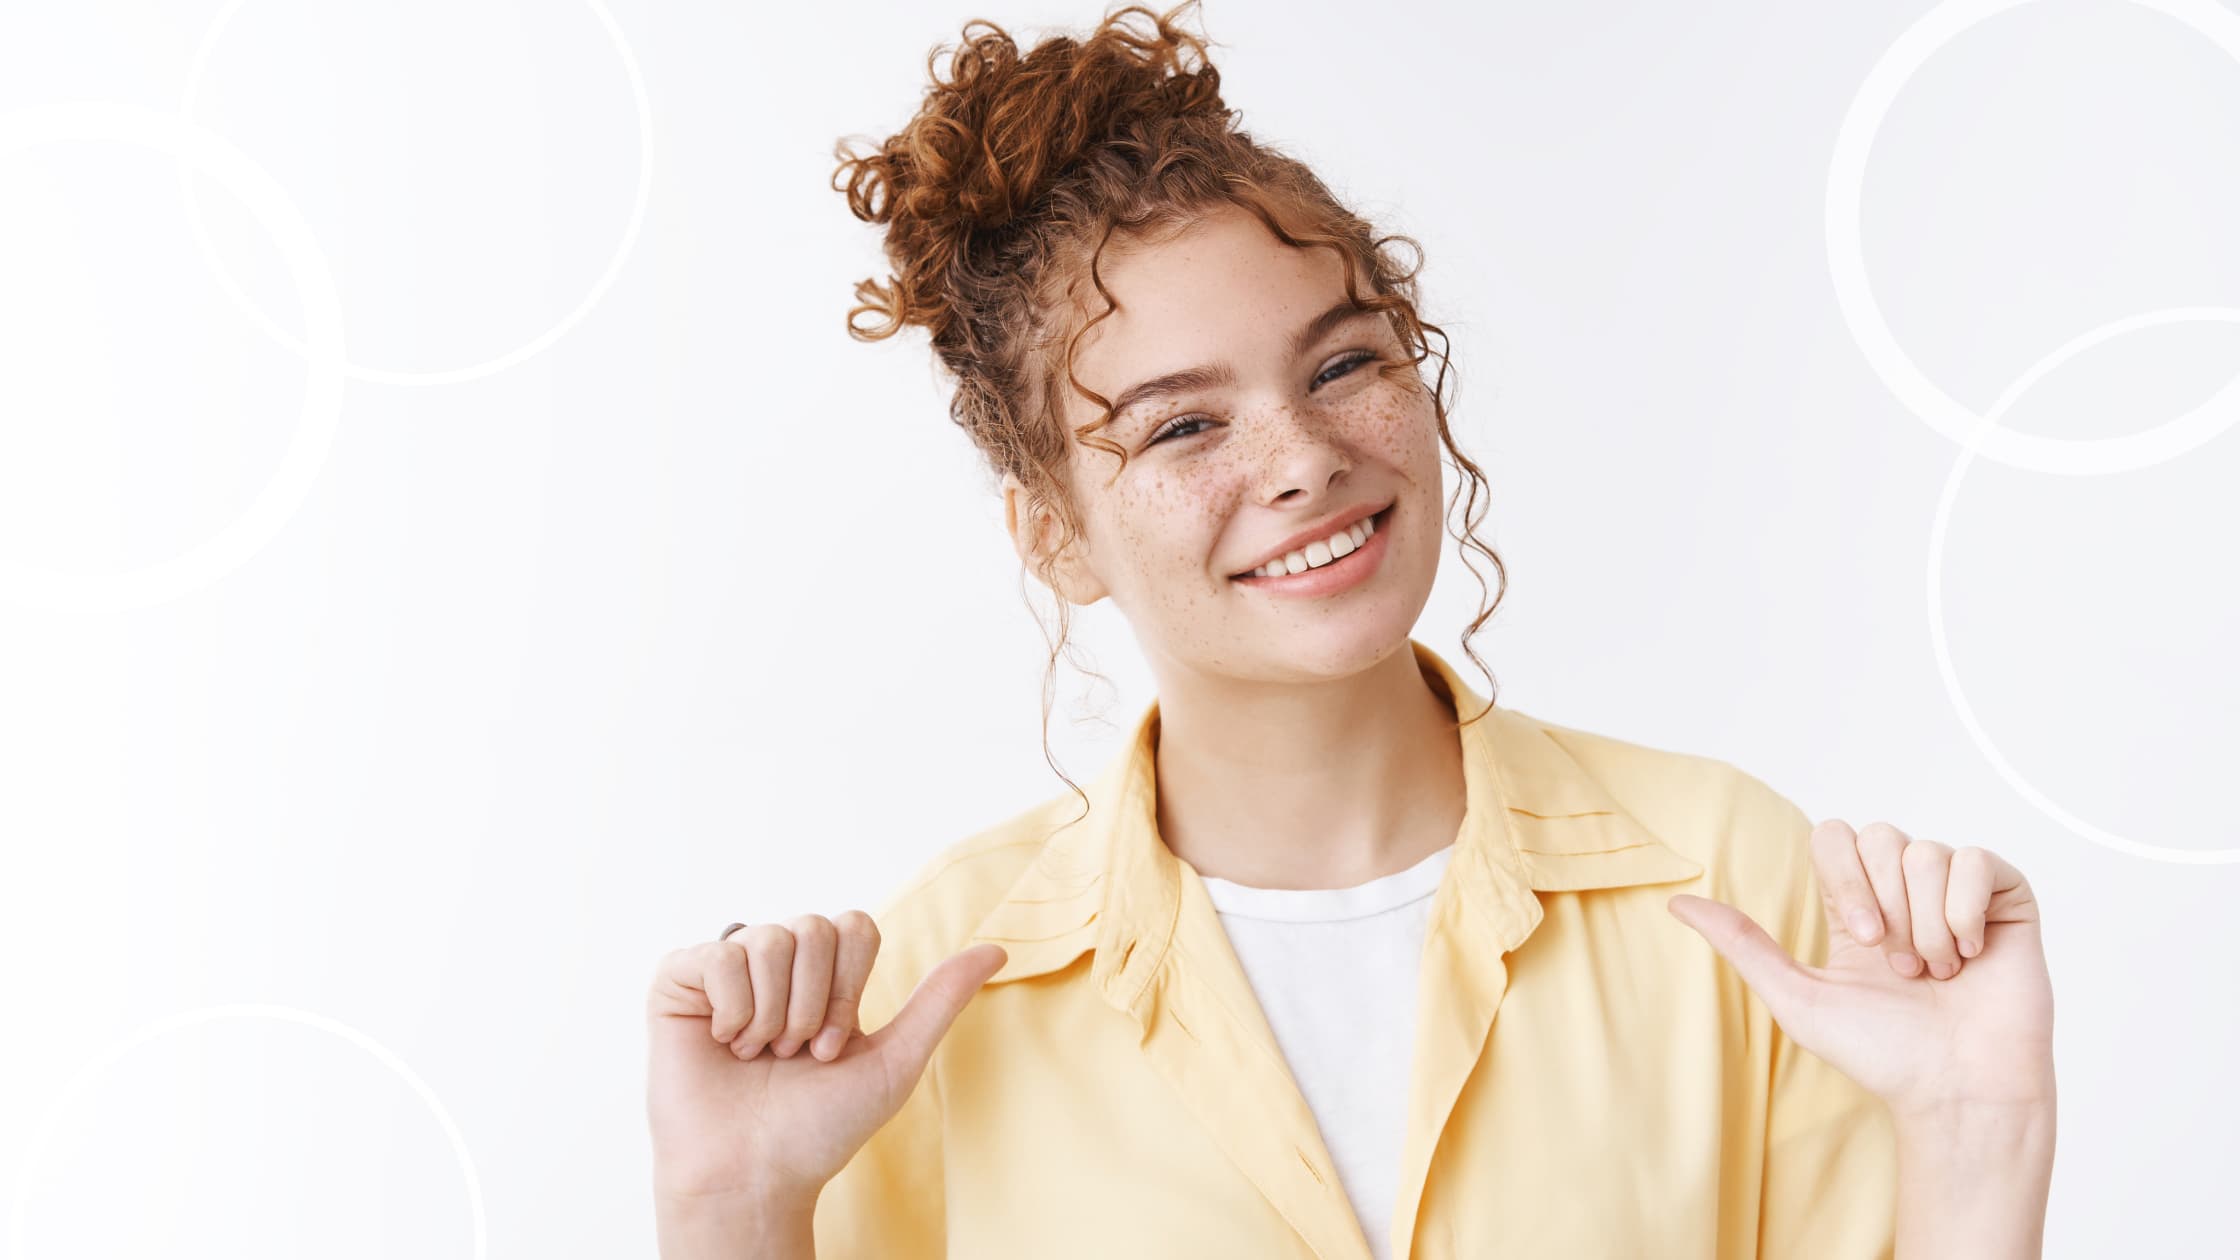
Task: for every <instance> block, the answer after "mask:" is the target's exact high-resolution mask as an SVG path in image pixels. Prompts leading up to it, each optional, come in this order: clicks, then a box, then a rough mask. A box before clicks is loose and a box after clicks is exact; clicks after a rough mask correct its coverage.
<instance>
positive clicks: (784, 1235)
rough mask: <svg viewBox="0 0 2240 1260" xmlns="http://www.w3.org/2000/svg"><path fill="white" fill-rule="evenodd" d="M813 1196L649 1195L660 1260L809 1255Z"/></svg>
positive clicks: (670, 1192) (657, 1191) (814, 1206)
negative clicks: (652, 1203)
mask: <svg viewBox="0 0 2240 1260" xmlns="http://www.w3.org/2000/svg"><path fill="white" fill-rule="evenodd" d="M816 1210H817V1195H816V1193H815V1192H813V1191H812V1192H808V1193H805V1194H804V1193H794V1192H774V1193H769V1194H761V1193H747V1192H738V1191H720V1192H711V1193H698V1192H692V1191H678V1190H664V1189H660V1188H658V1187H657V1188H656V1189H655V1191H654V1218H655V1225H656V1232H657V1236H658V1238H659V1242H660V1255H661V1258H662V1260H702V1258H703V1257H704V1258H706V1260H716V1258H717V1257H722V1258H723V1260H735V1258H736V1257H739V1256H753V1257H772V1258H777V1257H794V1256H810V1255H813V1254H814V1251H813V1244H812V1233H813V1231H812V1226H813V1223H814V1221H815V1219H816Z"/></svg>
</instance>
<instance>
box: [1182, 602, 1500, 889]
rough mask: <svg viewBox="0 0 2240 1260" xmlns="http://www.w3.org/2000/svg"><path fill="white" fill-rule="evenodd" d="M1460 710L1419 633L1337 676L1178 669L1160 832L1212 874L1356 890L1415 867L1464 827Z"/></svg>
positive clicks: (1259, 884) (1254, 882) (1267, 884)
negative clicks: (1282, 677)
mask: <svg viewBox="0 0 2240 1260" xmlns="http://www.w3.org/2000/svg"><path fill="white" fill-rule="evenodd" d="M1454 721H1455V713H1454V711H1453V709H1452V708H1451V707H1450V702H1449V701H1448V700H1447V699H1445V698H1444V697H1443V696H1442V695H1441V694H1440V693H1439V692H1438V691H1437V690H1436V689H1435V688H1434V686H1433V684H1432V683H1431V682H1430V681H1429V680H1428V679H1426V678H1425V677H1424V674H1423V672H1422V669H1421V667H1420V666H1419V665H1418V664H1417V661H1416V656H1415V650H1414V648H1413V647H1412V646H1410V645H1409V644H1406V643H1403V644H1402V645H1401V647H1400V650H1399V651H1397V652H1394V653H1393V654H1391V655H1390V656H1387V657H1386V658H1385V659H1384V660H1383V661H1380V662H1378V663H1377V664H1376V665H1374V666H1371V667H1370V668H1369V669H1366V670H1363V671H1362V672H1361V673H1359V674H1356V675H1354V676H1352V677H1350V678H1344V679H1340V680H1337V681H1335V682H1329V683H1321V684H1312V685H1300V684H1270V683H1244V682H1239V681H1238V680H1236V679H1233V678H1219V677H1209V676H1204V675H1197V676H1193V677H1187V678H1169V679H1166V680H1164V681H1163V684H1162V686H1161V688H1160V692H1159V729H1158V748H1157V752H1156V758H1155V759H1156V764H1157V768H1158V805H1159V811H1158V818H1159V834H1160V838H1161V839H1163V840H1164V841H1165V842H1166V845H1167V847H1168V849H1170V850H1172V851H1173V853H1174V854H1175V856H1176V857H1179V858H1181V859H1182V860H1183V861H1185V862H1187V863H1189V864H1190V865H1191V866H1192V867H1193V868H1195V869H1196V870H1197V872H1198V873H1199V874H1200V875H1205V876H1211V877H1214V878H1217V879H1226V880H1230V881H1233V882H1235V883H1239V884H1245V885H1249V886H1251V887H1255V888H1345V887H1351V886H1352V885H1355V884H1361V883H1366V882H1367V881H1369V880H1372V879H1377V878H1379V877H1381V876H1385V875H1390V874H1393V873H1395V872H1398V871H1403V870H1406V869H1407V868H1409V867H1411V866H1414V865H1415V864H1416V863H1418V862H1421V861H1422V860H1423V859H1425V858H1427V857H1429V856H1431V854H1433V853H1434V852H1436V851H1438V850H1439V849H1442V848H1444V847H1446V846H1447V845H1449V844H1452V843H1453V842H1454V838H1455V834H1456V832H1457V831H1458V830H1459V829H1460V827H1461V825H1462V813H1463V805H1464V800H1465V792H1464V788H1463V770H1462V744H1461V739H1460V737H1459V735H1457V733H1456V732H1455V730H1454Z"/></svg>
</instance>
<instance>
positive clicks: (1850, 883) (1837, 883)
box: [1812, 818, 1883, 945]
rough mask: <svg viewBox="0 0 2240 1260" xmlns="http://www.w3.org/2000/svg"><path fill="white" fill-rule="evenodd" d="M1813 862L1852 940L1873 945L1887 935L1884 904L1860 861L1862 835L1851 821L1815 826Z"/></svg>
mask: <svg viewBox="0 0 2240 1260" xmlns="http://www.w3.org/2000/svg"><path fill="white" fill-rule="evenodd" d="M1812 862H1813V866H1814V867H1815V868H1816V869H1817V870H1818V871H1819V872H1820V895H1821V896H1823V897H1825V898H1827V899H1828V906H1829V908H1830V909H1832V910H1833V911H1835V918H1836V921H1837V922H1839V923H1842V924H1844V926H1845V930H1846V931H1847V932H1849V933H1850V935H1851V939H1853V940H1855V941H1857V942H1859V943H1860V944H1861V945H1872V944H1874V943H1875V942H1876V941H1879V940H1881V939H1882V937H1883V930H1882V907H1881V906H1879V905H1877V904H1876V902H1875V899H1874V886H1873V885H1872V884H1870V883H1868V882H1867V868H1866V867H1865V866H1863V865H1861V864H1860V862H1859V843H1858V837H1857V835H1856V834H1854V833H1853V832H1852V830H1851V824H1849V823H1847V822H1845V821H1843V820H1842V819H1840V818H1830V819H1828V820H1826V821H1825V822H1822V823H1821V824H1820V825H1819V826H1817V827H1814V828H1813V829H1812Z"/></svg>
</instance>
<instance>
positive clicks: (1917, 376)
mask: <svg viewBox="0 0 2240 1260" xmlns="http://www.w3.org/2000/svg"><path fill="white" fill-rule="evenodd" d="M2031 2H2032V0H1948V2H1947V3H1944V4H1940V5H1938V6H1937V7H1936V8H1934V9H1931V10H1930V11H1929V12H1928V13H1927V14H1925V15H1924V16H1922V18H1921V19H1920V20H1918V21H1916V22H1915V23H1914V24H1913V25H1912V26H1909V27H1907V28H1906V30H1905V32H1904V33H1903V34H1901V35H1899V36H1898V38H1897V40H1896V41H1895V42H1894V43H1892V44H1891V46H1890V48H1889V50H1888V51H1886V52H1884V53H1883V55H1882V57H1881V59H1880V60H1878V61H1876V62H1875V64H1874V66H1873V68H1872V69H1870V70H1868V71H1867V75H1866V79H1865V81H1864V82H1862V83H1861V84H1860V85H1859V91H1858V94H1857V95H1856V96H1854V97H1853V98H1852V101H1851V108H1850V109H1849V110H1847V111H1846V112H1845V114H1844V118H1843V124H1842V126H1841V127H1840V128H1839V129H1838V130H1837V133H1836V141H1835V146H1834V151H1833V153H1832V155H1831V157H1830V159H1829V163H1828V200H1827V206H1826V222H1825V230H1826V235H1827V248H1828V269H1829V272H1830V275H1831V277H1832V279H1833V281H1834V284H1835V293H1836V304H1837V306H1838V307H1839V308H1840V309H1841V310H1842V313H1843V320H1844V323H1845V324H1847V325H1848V326H1849V327H1850V330H1851V336H1852V339H1853V340H1854V341H1855V342H1857V343H1858V346H1859V349H1860V350H1861V351H1862V352H1863V353H1864V354H1865V355H1866V357H1867V361H1868V362H1869V363H1870V364H1871V365H1873V367H1874V370H1875V374H1876V375H1877V376H1879V377H1881V378H1882V383H1883V384H1884V385H1885V386H1886V387H1887V388H1888V389H1889V390H1890V392H1891V393H1892V394H1895V395H1896V396H1897V398H1898V400H1899V401H1900V402H1903V403H1904V404H1905V405H1906V408H1907V410H1909V411H1911V412H1913V413H1914V414H1915V415H1916V416H1919V417H1920V418H1921V419H1922V420H1924V421H1926V422H1927V423H1928V424H1929V426H1930V427H1931V428H1933V429H1935V430H1936V431H1937V432H1939V433H1942V434H1943V435H1944V436H1945V437H1947V438H1950V439H1951V440H1953V441H1955V442H1959V441H1961V440H1962V439H1963V437H1964V436H1972V437H1980V438H1981V439H1982V440H1983V443H1984V445H1983V449H1982V454H1983V456H1984V457H1985V458H1987V459H1990V460H1993V461H1995V462H1997V463H2001V464H2005V465H2007V466H2009V467H2012V468H2021V469H2028V470H2030V471H2032V472H2042V473H2053V474H2057V475H2061V476H2072V477H2074V476H2090V475H2093V474H2098V473H2114V472H2129V471H2132V470H2135V469H2140V468H2147V467H2151V466H2153V465H2155V464H2159V463H2161V462H2162V461H2164V460H2167V459H2174V458H2176V457H2177V456H2179V455H2182V454H2184V453H2185V452H2187V451H2190V450H2192V449H2193V448H2194V447H2197V446H2200V445H2202V444H2203V443H2205V442H2208V441H2209V440H2210V439H2211V438H2214V437H2216V436H2217V435H2218V434H2219V433H2222V432H2223V431H2224V430H2225V429H2227V428H2229V427H2231V425H2232V424H2233V422H2234V421H2235V420H2240V411H2234V412H2230V413H2227V414H2225V415H2223V416H2221V417H2220V416H2218V415H2216V414H2215V413H2214V406H2213V400H2212V402H2209V403H2203V404H2202V405H2201V406H2199V407H2196V408H2194V409H2193V410H2192V411H2189V412H2187V413H2186V414H2184V415H2182V416H2178V417H2176V418H2175V419H2172V420H2169V421H2166V422H2164V423H2162V424H2159V425H2156V426H2155V427H2154V428H2151V429H2147V430H2144V431H2142V432H2139V433H2131V434H2122V435H2119V436H2116V437H2106V438H2049V437H2042V436H2039V435H2037V434H2031V433H2018V432H2016V431H2014V430H2012V429H1996V430H1993V431H1991V432H1990V433H1989V434H1987V435H1986V434H1983V433H1981V432H1980V428H1981V426H1979V425H1978V424H1977V423H1976V422H1977V421H1978V420H1979V419H1980V418H1981V417H1979V416H1977V415H1976V414H1975V413H1974V412H1973V411H1971V410H1970V409H1969V408H1968V407H1966V406H1964V405H1963V404H1961V403H1960V402H1959V401H1957V400H1956V399H1954V398H1953V397H1952V396H1951V395H1949V394H1947V393H1945V392H1944V390H1943V389H1942V388H1940V387H1939V386H1938V385H1937V384H1936V383H1935V382H1934V381H1931V380H1930V379H1929V378H1928V377H1927V376H1926V375H1924V374H1923V373H1922V371H1921V369H1920V368H1919V367H1917V366H1915V364H1914V362H1913V360H1912V358H1910V357H1909V356H1908V355H1907V354H1906V352H1905V350H1904V348H1903V347H1901V346H1900V345H1899V344H1898V340H1897V337H1896V335H1895V334H1894V333H1893V332H1892V331H1891V329H1890V326H1889V324H1888V322H1887V321H1885V320H1884V319H1883V316H1882V308H1881V307H1880V306H1879V305H1878V304H1877V303H1876V302H1875V299H1874V290H1873V286H1872V285H1871V284H1870V283H1869V281H1868V279H1867V264H1866V256H1865V247H1864V244H1863V242H1862V240H1861V235H1860V228H1859V220H1860V215H1861V200H1862V193H1863V188H1864V183H1865V178H1866V167H1867V156H1868V152H1869V150H1870V149H1871V148H1872V147H1873V145H1874V137H1875V133H1876V132H1877V131H1879V130H1880V129H1881V126H1882V121H1883V118H1884V117H1885V116H1886V115H1887V114H1888V113H1889V112H1890V106H1891V104H1892V103H1893V102H1894V101H1895V100H1896V99H1897V96H1898V92H1899V91H1900V90H1901V89H1902V88H1903V87H1904V86H1905V84H1906V81H1907V80H1908V79H1910V78H1911V77H1912V76H1913V73H1914V72H1915V71H1916V70H1919V69H1920V68H1921V66H1922V64H1923V63H1925V62H1926V61H1927V60H1928V59H1929V57H1930V55H1931V54H1933V53H1935V52H1936V51H1937V50H1938V49H1939V48H1942V47H1943V46H1944V45H1945V44H1947V43H1949V42H1951V40H1952V39H1953V38H1954V37H1955V36H1957V35H1958V34H1960V33H1961V32H1962V31H1965V30H1967V29H1968V28H1969V27H1971V26H1974V25H1976V24H1977V23H1979V22H1981V21H1983V20H1984V19H1986V18H1989V17H1992V16H1994V15H1996V14H1999V13H2003V12H2005V11H2006V10H2008V9H2013V8H2018V7H2020V6H2021V5H2024V4H2028V3H2031ZM2126 2H2127V3H2130V4H2135V5H2138V6H2140V7H2142V8H2146V9H2152V10H2154V11H2156V12H2158V13H2161V14H2163V15H2165V16H2167V17H2171V18H2174V19H2176V20H2178V21H2180V22H2183V23H2185V24H2186V25H2187V26H2189V27H2191V28H2193V30H2194V31H2195V32H2196V33H2198V34H2200V35H2202V36H2204V37H2206V38H2208V39H2209V40H2211V41H2212V42H2214V43H2215V44H2216V45H2217V46H2218V47H2219V48H2222V49H2223V50H2224V51H2225V53H2226V55H2228V56H2230V57H2231V58H2232V59H2233V60H2234V61H2236V62H2240V15H2235V14H2233V13H2231V12H2228V11H2226V10H2225V9H2223V8H2220V7H2219V6H2217V5H2216V4H2213V3H2210V0H2126ZM2088 335H2089V334H2088ZM2025 375H2028V374H2027V373H2025ZM2220 397H2221V395H2220Z"/></svg>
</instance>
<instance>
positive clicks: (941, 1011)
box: [646, 911, 1005, 1204]
mask: <svg viewBox="0 0 2240 1260" xmlns="http://www.w3.org/2000/svg"><path fill="white" fill-rule="evenodd" d="M878 952H879V932H878V928H877V927H876V926H875V925H874V924H873V922H872V919H871V916H870V915H867V914H864V913H863V912H862V911H851V912H849V913H847V914H843V915H841V916H839V917H838V918H837V919H826V918H824V917H822V916H821V915H803V916H801V917H800V918H797V919H794V920H792V921H791V922H789V923H787V924H785V925H783V926H781V925H779V924H775V923H763V924H756V925H754V926H752V927H748V928H745V929H742V930H740V931H737V932H734V933H733V934H732V935H731V937H730V938H729V939H727V940H722V941H709V942H705V943H703V944H698V945H688V946H686V947H684V948H683V949H679V950H675V951H673V952H671V953H670V954H668V955H667V956H666V957H664V958H662V960H661V963H660V966H659V968H658V969H657V971H656V972H655V974H654V979H653V986H652V991H651V993H650V994H649V995H648V998H647V1002H646V1015H647V1024H648V1029H647V1034H648V1035H647V1040H648V1049H649V1063H648V1067H647V1073H646V1102H647V1110H648V1112H649V1116H650V1120H651V1125H652V1130H653V1166H654V1182H655V1189H656V1191H657V1193H658V1194H659V1195H661V1196H663V1197H665V1198H670V1199H710V1198H721V1199H730V1200H734V1201H738V1202H743V1203H765V1204H779V1203H783V1204H799V1203H802V1202H811V1201H814V1199H815V1197H816V1195H817V1193H818V1192H819V1191H821V1190H822V1189H823V1188H824V1185H825V1183H826V1182H828V1181H830V1180H832V1178H833V1177H834V1176H836V1175H838V1173H839V1172H840V1170H841V1169H842V1168H843V1167H845V1166H846V1165H847V1162H848V1160H850V1159H851V1158H853V1157H854V1155H855V1153H856V1152H857V1151H858V1150H860V1149H862V1147H863V1144H864V1143H866V1142H868V1141H870V1140H871V1136H872V1135H873V1134H874V1133H877V1132H878V1131H879V1128H880V1126H882V1125H884V1124H885V1123H886V1122H887V1121H888V1120H890V1119H892V1118H893V1116H894V1114H895V1112H897V1111H899V1110H901V1109H902V1104H903V1103H904V1102H905V1101H907V1100H908V1099H909V1097H910V1091H911V1090H912V1089H913V1088H915V1087H916V1085H917V1083H918V1078H919V1077H920V1076H921V1075H922V1074H923V1073H924V1071H925V1066H926V1062H927V1060H928V1059H930V1058H931V1057H932V1055H933V1048H934V1046H935V1045H937V1044H939V1042H940V1040H941V1038H942V1037H943V1036H944V1035H945V1034H946V1033H947V1032H948V1031H949V1025H950V1024H951V1023H952V1022H953V1021H954V1020H955V1019H956V1016H957V1013H958V1012H959V1011H961V1010H963V1009H964V1006H965V1004H966V1003H967V1002H969V1001H971V1000H972V997H973V995H974V994H975V993H978V992H979V990H980V986H981V985H982V984H983V983H985V982H986V981H987V979H988V977H990V976H992V975H994V974H995V973H996V971H997V969H998V968H1000V967H1002V966H1003V962H1004V958H1005V954H1004V952H1003V949H1002V947H1000V946H996V945H975V946H972V947H971V948H969V949H965V950H962V951H960V952H958V953H956V954H954V955H952V956H950V957H949V958H948V959H946V960H944V961H943V962H942V963H941V964H940V965H938V966H936V967H934V968H933V970H931V971H929V972H927V973H926V976H925V978H924V979H923V980H921V981H920V982H919V983H918V987H917V988H916V990H914V991H913V992H912V993H911V995H910V998H909V1000H908V1001H907V1002H905V1003H903V1005H902V1009H900V1010H899V1011H897V1012H895V1016H894V1018H893V1019H892V1020H889V1021H888V1022H887V1025H886V1027H884V1028H881V1029H880V1030H879V1031H877V1032H875V1033H871V1034H869V1035H868V1036H867V1035H865V1034H864V1033H863V1031H862V1029H861V1028H860V1027H859V1025H858V1023H857V1018H856V1016H857V1008H858V1005H859V1003H860V1002H861V1001H862V999H863V988H864V984H865V982H866V981H867V980H868V979H869V978H870V975H871V967H872V963H873V960H874V959H875V958H876V957H877V956H878ZM803 1047H808V1051H807V1053H800V1051H801V1050H802V1049H803Z"/></svg>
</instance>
